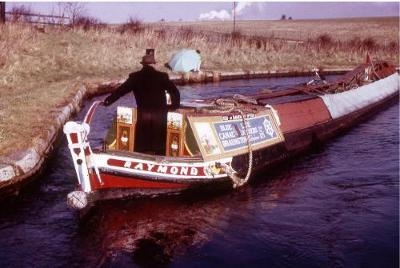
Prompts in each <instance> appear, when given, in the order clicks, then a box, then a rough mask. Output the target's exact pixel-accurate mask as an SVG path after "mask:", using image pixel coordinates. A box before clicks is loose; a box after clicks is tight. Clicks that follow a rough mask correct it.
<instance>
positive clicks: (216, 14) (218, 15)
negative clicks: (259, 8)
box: [199, 2, 252, 20]
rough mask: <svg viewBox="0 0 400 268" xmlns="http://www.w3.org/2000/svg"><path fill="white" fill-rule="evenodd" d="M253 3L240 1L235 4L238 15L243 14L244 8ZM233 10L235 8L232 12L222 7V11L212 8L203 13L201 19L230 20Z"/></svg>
mask: <svg viewBox="0 0 400 268" xmlns="http://www.w3.org/2000/svg"><path fill="white" fill-rule="evenodd" d="M251 5H252V3H251V2H238V3H237V4H236V6H235V12H236V15H240V14H242V13H243V10H244V9H245V8H246V7H249V6H251ZM233 12H234V10H233V9H232V10H231V12H229V11H227V10H225V9H222V10H220V11H216V10H211V11H210V12H206V13H201V14H200V16H199V20H230V19H232V17H233Z"/></svg>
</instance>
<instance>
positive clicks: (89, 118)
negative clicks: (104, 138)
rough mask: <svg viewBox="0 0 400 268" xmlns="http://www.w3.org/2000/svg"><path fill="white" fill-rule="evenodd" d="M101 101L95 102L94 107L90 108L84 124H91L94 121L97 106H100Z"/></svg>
mask: <svg viewBox="0 0 400 268" xmlns="http://www.w3.org/2000/svg"><path fill="white" fill-rule="evenodd" d="M99 104H100V101H95V102H93V104H92V106H91V107H90V108H89V111H88V112H87V113H86V115H85V118H84V119H83V122H85V123H87V124H90V122H91V121H92V118H93V115H94V112H95V111H96V108H97V106H99Z"/></svg>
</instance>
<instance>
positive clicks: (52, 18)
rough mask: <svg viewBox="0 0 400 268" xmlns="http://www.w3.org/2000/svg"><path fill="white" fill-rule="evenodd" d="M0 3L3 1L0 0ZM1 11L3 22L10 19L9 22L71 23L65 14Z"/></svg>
mask: <svg viewBox="0 0 400 268" xmlns="http://www.w3.org/2000/svg"><path fill="white" fill-rule="evenodd" d="M0 4H3V3H1V2H0ZM1 6H3V5H1ZM4 8H5V5H4ZM0 11H1V9H0ZM3 13H4V22H5V21H11V22H25V23H32V24H51V25H68V24H71V19H70V18H69V17H66V16H56V15H42V14H35V13H25V12H3ZM4 22H3V23H4Z"/></svg>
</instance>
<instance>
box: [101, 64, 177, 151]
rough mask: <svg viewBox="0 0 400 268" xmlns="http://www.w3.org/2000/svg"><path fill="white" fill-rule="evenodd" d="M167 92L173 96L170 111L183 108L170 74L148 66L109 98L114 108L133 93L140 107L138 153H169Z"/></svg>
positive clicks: (136, 136) (106, 102) (108, 103)
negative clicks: (167, 141)
mask: <svg viewBox="0 0 400 268" xmlns="http://www.w3.org/2000/svg"><path fill="white" fill-rule="evenodd" d="M165 91H167V92H168V93H169V95H170V96H171V106H170V108H172V109H176V108H178V107H179V103H180V94H179V91H178V89H177V88H176V86H175V85H174V83H172V81H171V80H169V77H168V74H167V73H163V72H160V71H157V70H155V69H154V68H153V67H151V66H148V65H144V66H143V68H142V69H141V70H140V71H138V72H134V73H131V74H130V75H129V78H128V79H127V80H126V81H125V82H124V83H123V84H121V86H119V87H118V88H117V89H116V90H115V91H114V92H113V93H112V94H111V95H110V96H108V97H107V98H106V99H105V101H104V102H105V105H107V106H108V105H110V104H111V103H113V102H115V101H116V100H117V99H119V98H120V97H122V96H124V95H125V94H127V93H129V92H133V94H134V96H135V99H136V104H137V108H138V113H137V125H136V133H135V151H137V152H149V151H151V152H155V153H156V154H165V139H166V130H167V113H168V108H169V106H168V105H167V100H166V95H165Z"/></svg>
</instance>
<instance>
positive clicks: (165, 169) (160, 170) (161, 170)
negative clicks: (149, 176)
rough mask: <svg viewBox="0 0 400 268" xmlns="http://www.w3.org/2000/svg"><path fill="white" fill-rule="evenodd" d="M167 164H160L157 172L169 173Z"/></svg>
mask: <svg viewBox="0 0 400 268" xmlns="http://www.w3.org/2000/svg"><path fill="white" fill-rule="evenodd" d="M167 168H168V167H167V166H158V168H157V172H158V173H167Z"/></svg>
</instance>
